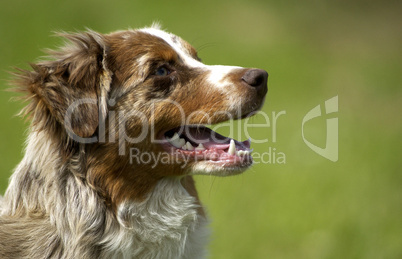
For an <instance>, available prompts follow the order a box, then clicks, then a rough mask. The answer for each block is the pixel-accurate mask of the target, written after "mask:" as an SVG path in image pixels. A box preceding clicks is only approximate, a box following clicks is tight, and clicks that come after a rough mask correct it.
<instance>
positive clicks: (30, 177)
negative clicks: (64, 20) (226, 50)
mask: <svg viewBox="0 0 402 259" xmlns="http://www.w3.org/2000/svg"><path fill="white" fill-rule="evenodd" d="M60 36H62V37H64V38H65V44H64V46H63V47H61V48H59V49H57V50H50V51H49V58H47V59H45V60H44V61H40V62H37V63H36V64H32V65H31V66H32V69H31V70H18V71H17V72H15V73H14V74H15V76H16V79H15V89H17V91H19V92H23V98H24V99H25V101H26V102H27V105H26V107H25V108H24V109H23V111H22V112H21V114H22V116H25V117H28V118H29V119H30V120H31V124H30V128H29V132H28V139H27V142H26V148H25V156H24V158H23V159H22V161H21V163H20V164H19V165H18V166H17V168H16V169H15V171H14V173H13V175H12V176H11V178H10V181H9V186H8V188H7V190H6V193H5V195H4V197H3V198H1V199H0V204H1V207H0V258H3V259H4V258H13V259H14V258H204V257H205V256H206V248H205V246H206V244H207V242H208V236H209V231H208V219H207V216H206V213H205V211H204V208H203V207H202V204H201V202H200V200H199V198H198V195H197V191H196V188H195V183H194V179H193V175H200V174H203V175H215V176H227V175H234V174H239V173H242V172H243V171H245V170H246V169H247V168H249V167H250V166H251V165H252V156H251V151H252V150H251V148H250V141H249V140H246V141H237V140H234V139H231V138H228V137H225V136H222V135H220V134H218V133H216V132H214V131H213V130H211V129H210V128H207V127H206V126H205V125H210V124H216V123H220V122H226V121H228V120H237V119H242V118H246V117H249V116H251V115H253V114H255V113H256V112H257V111H258V110H259V109H260V108H261V107H262V105H263V103H264V99H265V95H266V93H267V89H268V88H267V79H268V74H267V72H266V71H265V70H261V69H251V68H242V67H234V66H209V65H205V64H203V63H202V62H201V60H200V58H199V57H198V56H197V52H196V50H195V49H194V48H193V47H192V46H191V45H190V44H189V43H187V42H186V41H184V40H183V39H181V38H179V37H178V36H176V35H173V34H171V33H168V32H166V31H164V30H162V29H161V28H160V27H159V26H158V25H152V26H151V27H147V28H143V29H137V30H132V29H130V30H126V31H117V32H113V33H110V34H100V33H97V32H95V31H92V30H87V31H84V32H75V33H60Z"/></svg>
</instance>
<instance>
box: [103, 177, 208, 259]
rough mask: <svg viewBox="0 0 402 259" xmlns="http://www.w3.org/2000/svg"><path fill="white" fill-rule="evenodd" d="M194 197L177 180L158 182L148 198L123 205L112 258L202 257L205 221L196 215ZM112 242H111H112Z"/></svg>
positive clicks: (206, 233)
mask: <svg viewBox="0 0 402 259" xmlns="http://www.w3.org/2000/svg"><path fill="white" fill-rule="evenodd" d="M197 206H198V205H196V204H195V199H194V197H192V196H190V195H189V194H188V193H187V192H186V190H185V189H184V188H183V187H182V186H181V185H180V182H179V181H177V180H172V179H170V180H164V181H161V182H160V183H158V185H157V186H156V188H155V190H154V191H153V193H152V194H151V195H150V196H149V197H148V199H147V200H146V201H144V202H141V203H128V202H127V203H125V204H122V205H121V206H120V208H119V211H118V220H119V223H120V225H121V226H124V227H123V228H120V231H118V232H119V233H118V234H117V233H115V234H114V235H116V234H117V235H118V237H117V238H114V239H110V242H116V243H115V244H110V245H112V246H114V247H115V248H116V249H117V250H116V251H121V252H117V253H116V254H115V256H113V257H115V258H203V257H204V255H205V253H204V250H205V245H206V243H207V238H208V229H207V220H206V219H205V218H204V217H203V216H200V215H199V214H198V213H197ZM113 240H114V241H113Z"/></svg>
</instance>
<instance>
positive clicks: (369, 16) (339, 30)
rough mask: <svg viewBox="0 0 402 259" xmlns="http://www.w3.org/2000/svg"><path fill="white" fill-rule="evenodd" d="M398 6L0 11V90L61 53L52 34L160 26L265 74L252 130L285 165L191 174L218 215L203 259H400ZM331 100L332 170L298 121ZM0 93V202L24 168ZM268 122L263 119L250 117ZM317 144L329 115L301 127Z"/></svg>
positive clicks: (83, 5) (217, 57)
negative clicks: (13, 74)
mask: <svg viewBox="0 0 402 259" xmlns="http://www.w3.org/2000/svg"><path fill="white" fill-rule="evenodd" d="M401 7H402V5H401V2H400V1H363V0H358V1H346V0H343V1H312V0H310V1H291V0H285V1H263V0H260V1H257V0H251V1H250V0H249V1H241V0H231V1H213V0H204V1H184V0H183V1H173V0H172V1H118V0H116V1H103V0H97V1H95V0H90V1H84V0H81V1H76V0H70V1H54V0H53V1H51V0H46V1H45V0H36V1H28V0H25V1H22V0H13V1H3V2H2V4H1V8H0V79H1V81H0V84H1V88H2V89H5V88H6V87H7V86H6V84H7V80H8V79H10V76H9V75H8V74H7V72H6V71H9V70H11V69H12V67H14V66H16V67H23V68H27V67H28V66H27V63H28V62H32V61H35V60H37V59H38V57H40V56H42V55H43V52H42V51H41V50H42V49H45V48H49V47H55V46H57V45H60V43H61V41H60V39H57V38H55V37H52V36H50V35H51V34H52V31H59V30H66V31H74V30H82V29H85V28H86V27H88V28H91V29H94V30H97V31H100V32H105V33H106V32H110V31H113V30H120V29H126V28H129V27H132V28H137V27H143V26H147V25H150V24H151V23H152V22H153V21H161V22H162V24H163V27H164V28H167V29H168V30H169V31H171V32H173V33H175V34H178V35H180V36H182V37H183V38H184V39H186V40H188V41H189V42H190V43H191V44H193V45H194V46H195V47H196V48H197V49H198V50H199V55H200V56H201V58H202V59H203V61H204V62H205V63H207V64H226V65H239V66H245V67H259V68H264V69H266V70H268V71H269V74H270V77H269V93H268V97H267V101H266V104H265V106H264V112H266V113H267V114H269V115H270V117H271V118H272V116H271V114H272V112H276V113H278V112H280V111H286V114H285V115H283V116H281V117H280V118H279V119H278V122H277V127H276V131H277V132H276V137H277V139H276V142H273V139H272V134H273V129H272V127H265V128H251V129H250V131H249V133H250V134H251V136H252V137H254V138H260V139H262V138H268V139H269V142H268V143H263V144H255V145H253V146H254V150H255V152H259V153H263V152H267V151H268V150H269V148H270V147H271V149H272V148H275V150H276V153H277V155H278V153H279V152H282V153H283V154H285V155H286V163H285V164H278V163H274V162H273V161H271V163H265V164H262V163H260V164H256V165H255V166H254V167H253V168H252V169H251V170H249V171H247V172H246V173H245V174H242V175H240V176H235V177H230V178H217V177H205V176H204V177H197V185H198V188H199V191H200V195H201V198H202V200H203V202H204V204H205V205H206V206H207V208H208V212H209V214H210V216H211V218H212V223H211V228H212V229H213V236H212V242H211V244H210V258H231V259H234V258H239V259H240V258H298V259H299V258H402V222H401V220H402V196H401V195H402V192H401V187H402V186H401V185H402V177H401V168H402V162H401V161H402V152H401V151H402V150H401V144H402V141H401V138H402V134H401V131H402V121H401V112H402V110H401V108H402V105H401V104H402V91H401V86H402V85H401V83H402V78H401V71H402V64H401V61H402V59H401V58H402V51H401V50H402V48H401V47H402V46H401V43H402V31H401V26H402V19H401V15H400V11H401ZM336 95H338V97H339V113H338V114H337V115H338V117H339V160H338V161H337V162H335V163H334V162H331V161H329V160H327V159H325V158H323V157H321V156H319V155H317V154H316V153H314V152H313V151H312V150H310V149H309V148H308V147H307V146H306V145H305V144H304V142H303V140H302V137H301V122H302V119H303V116H304V115H305V114H306V113H307V112H308V111H309V110H310V109H312V108H313V107H315V106H316V105H319V104H323V103H324V101H325V100H327V99H329V98H331V97H333V96H336ZM12 96H14V94H12V93H9V92H5V91H1V93H0V121H1V122H0V193H4V191H5V189H6V186H7V181H8V177H9V176H10V175H11V173H12V170H13V168H14V167H15V166H16V165H17V164H18V162H19V161H20V160H21V158H22V155H23V154H22V147H23V143H24V139H25V135H26V129H27V127H28V124H27V123H24V122H23V120H22V119H21V118H18V117H15V116H14V115H15V114H16V113H17V112H18V111H19V110H20V109H21V108H22V106H23V105H22V104H21V103H18V102H10V98H11V97H12ZM252 122H253V123H261V122H263V118H262V117H261V116H257V117H256V118H254V119H253V120H252ZM305 130H306V138H307V139H308V140H309V141H311V142H313V143H315V144H316V145H320V146H324V145H325V130H326V128H325V118H317V119H315V120H313V121H311V122H310V123H308V125H307V124H306V128H305Z"/></svg>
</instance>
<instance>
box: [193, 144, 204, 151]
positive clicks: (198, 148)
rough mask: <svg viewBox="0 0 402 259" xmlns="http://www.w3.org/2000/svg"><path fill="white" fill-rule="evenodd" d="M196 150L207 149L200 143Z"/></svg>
mask: <svg viewBox="0 0 402 259" xmlns="http://www.w3.org/2000/svg"><path fill="white" fill-rule="evenodd" d="M195 150H205V147H204V145H203V144H201V143H200V144H198V147H196V148H195Z"/></svg>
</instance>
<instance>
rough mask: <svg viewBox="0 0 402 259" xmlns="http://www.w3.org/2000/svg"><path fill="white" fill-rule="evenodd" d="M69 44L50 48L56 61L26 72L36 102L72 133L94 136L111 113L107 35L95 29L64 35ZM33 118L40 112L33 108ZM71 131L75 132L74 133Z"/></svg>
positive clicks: (27, 84) (36, 66) (110, 75)
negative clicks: (102, 121) (108, 104)
mask: <svg viewBox="0 0 402 259" xmlns="http://www.w3.org/2000/svg"><path fill="white" fill-rule="evenodd" d="M61 36H63V37H64V38H66V39H67V40H68V43H66V45H65V46H64V47H62V48H60V49H59V50H57V51H49V53H50V55H51V57H52V60H51V61H44V62H40V63H38V64H35V65H32V67H33V69H34V71H31V72H29V73H30V74H29V75H27V74H25V76H24V77H25V81H26V80H27V79H28V78H29V79H30V80H29V82H28V83H25V86H28V88H29V89H27V90H29V92H30V93H31V95H33V96H35V97H36V98H35V99H37V100H36V101H35V105H34V106H36V107H31V111H29V112H32V111H33V109H37V108H38V107H39V106H41V107H42V108H45V109H46V113H47V114H48V115H49V116H50V117H52V118H45V119H46V120H49V119H50V120H56V121H57V122H58V123H60V124H61V125H63V126H64V128H65V129H66V131H67V132H68V133H69V135H70V136H79V137H81V138H87V137H90V136H92V135H94V133H95V131H96V129H97V127H98V126H99V122H100V120H104V118H105V116H106V113H107V96H108V92H109V90H110V84H111V80H112V79H111V78H112V73H111V71H110V70H109V69H108V66H107V61H106V55H107V43H106V40H105V37H104V36H103V35H101V34H99V33H96V32H93V31H87V32H84V33H75V34H66V33H63V34H61ZM33 113H34V114H33V117H34V118H35V116H36V115H37V114H35V113H36V112H35V111H33ZM71 133H72V134H73V135H71Z"/></svg>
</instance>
